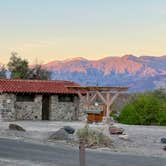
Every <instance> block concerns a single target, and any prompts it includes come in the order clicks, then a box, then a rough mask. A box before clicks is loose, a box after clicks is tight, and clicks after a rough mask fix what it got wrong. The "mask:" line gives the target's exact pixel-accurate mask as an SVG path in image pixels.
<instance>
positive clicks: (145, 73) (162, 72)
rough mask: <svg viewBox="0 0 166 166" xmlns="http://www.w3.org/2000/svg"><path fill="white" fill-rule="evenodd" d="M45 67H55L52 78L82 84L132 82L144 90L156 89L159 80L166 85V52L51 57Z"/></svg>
mask: <svg viewBox="0 0 166 166" xmlns="http://www.w3.org/2000/svg"><path fill="white" fill-rule="evenodd" d="M43 67H45V68H46V69H48V70H51V71H52V79H65V80H71V81H75V82H78V83H80V84H82V85H100V86H106V85H108V86H128V85H130V86H131V85H132V87H133V88H131V91H144V90H149V89H155V88H156V87H158V85H157V82H160V85H165V86H164V87H166V80H165V77H166V56H165V55H164V56H160V57H154V56H140V57H137V56H134V55H131V54H129V55H124V56H122V57H115V56H114V57H112V56H109V57H104V58H101V59H98V60H88V59H85V58H83V57H76V58H71V59H68V60H61V61H52V62H50V63H47V64H44V65H43ZM158 76H159V77H158ZM155 78H157V79H158V80H155ZM139 84H140V85H141V86H140V85H139ZM134 85H135V87H134ZM139 87H141V88H139Z"/></svg>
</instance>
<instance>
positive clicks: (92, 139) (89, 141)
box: [76, 125, 112, 148]
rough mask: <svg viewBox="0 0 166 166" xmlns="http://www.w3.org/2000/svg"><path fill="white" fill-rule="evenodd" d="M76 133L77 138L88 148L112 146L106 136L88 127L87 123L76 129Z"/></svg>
mask: <svg viewBox="0 0 166 166" xmlns="http://www.w3.org/2000/svg"><path fill="white" fill-rule="evenodd" d="M76 134H77V136H78V138H79V140H81V141H83V142H84V143H85V146H86V147H88V148H95V147H111V146H112V141H111V139H110V138H109V137H108V136H106V135H104V134H103V133H102V132H100V131H97V130H93V129H91V128H89V126H88V125H86V126H85V127H84V128H81V129H78V130H77V133H76Z"/></svg>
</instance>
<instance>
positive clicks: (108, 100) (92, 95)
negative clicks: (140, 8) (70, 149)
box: [68, 86, 128, 123]
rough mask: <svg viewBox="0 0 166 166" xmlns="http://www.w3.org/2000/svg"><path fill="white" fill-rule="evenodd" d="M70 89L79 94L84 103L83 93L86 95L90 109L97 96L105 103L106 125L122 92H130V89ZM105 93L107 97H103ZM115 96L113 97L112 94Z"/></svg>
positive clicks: (95, 87)
mask: <svg viewBox="0 0 166 166" xmlns="http://www.w3.org/2000/svg"><path fill="white" fill-rule="evenodd" d="M68 88H69V89H72V90H76V91H77V92H78V96H79V97H80V99H81V100H82V101H83V98H84V97H83V95H82V94H81V92H83V93H84V94H86V100H85V102H86V106H87V109H89V106H90V105H91V104H92V103H93V102H94V101H95V100H96V98H97V96H98V97H99V99H100V100H101V102H102V103H103V105H106V111H107V112H106V115H105V117H103V122H104V123H110V113H111V110H110V107H111V106H112V104H113V103H114V101H115V100H116V99H117V97H118V95H119V94H120V92H124V91H127V90H128V87H98V86H70V87H68ZM103 93H105V94H106V95H103ZM113 93H114V95H113V96H112V97H111V94H113Z"/></svg>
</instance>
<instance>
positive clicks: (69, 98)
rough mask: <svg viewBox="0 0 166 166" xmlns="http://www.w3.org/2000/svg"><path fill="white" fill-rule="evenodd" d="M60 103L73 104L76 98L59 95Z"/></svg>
mask: <svg viewBox="0 0 166 166" xmlns="http://www.w3.org/2000/svg"><path fill="white" fill-rule="evenodd" d="M58 101H59V102H73V101H74V96H73V95H58Z"/></svg>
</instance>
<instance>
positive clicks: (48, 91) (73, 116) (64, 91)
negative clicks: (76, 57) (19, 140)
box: [0, 79, 79, 120]
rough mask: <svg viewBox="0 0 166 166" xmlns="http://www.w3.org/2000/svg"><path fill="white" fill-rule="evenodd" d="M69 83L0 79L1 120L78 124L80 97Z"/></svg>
mask: <svg viewBox="0 0 166 166" xmlns="http://www.w3.org/2000/svg"><path fill="white" fill-rule="evenodd" d="M68 86H78V84H76V83H74V82H70V81H41V80H19V79H18V80H17V79H16V80H14V79H0V119H1V120H77V119H78V115H79V97H78V95H77V92H76V91H74V90H69V89H68V88H67V87H68Z"/></svg>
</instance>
